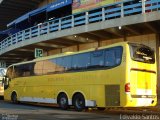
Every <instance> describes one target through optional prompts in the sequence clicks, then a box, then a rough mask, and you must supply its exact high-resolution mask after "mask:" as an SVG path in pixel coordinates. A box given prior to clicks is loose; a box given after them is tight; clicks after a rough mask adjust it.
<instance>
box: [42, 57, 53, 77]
mask: <svg viewBox="0 0 160 120" xmlns="http://www.w3.org/2000/svg"><path fill="white" fill-rule="evenodd" d="M43 62H44V66H43V74H53V73H54V72H55V71H56V60H55V59H51V60H45V61H43Z"/></svg>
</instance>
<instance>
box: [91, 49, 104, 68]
mask: <svg viewBox="0 0 160 120" xmlns="http://www.w3.org/2000/svg"><path fill="white" fill-rule="evenodd" d="M102 66H104V50H98V51H94V52H91V67H102Z"/></svg>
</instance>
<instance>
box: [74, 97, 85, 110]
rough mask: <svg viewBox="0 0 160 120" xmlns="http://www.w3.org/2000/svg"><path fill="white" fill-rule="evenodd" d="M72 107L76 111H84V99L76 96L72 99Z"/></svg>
mask: <svg viewBox="0 0 160 120" xmlns="http://www.w3.org/2000/svg"><path fill="white" fill-rule="evenodd" d="M73 105H74V108H75V110H76V111H82V110H84V109H85V99H84V96H83V95H82V94H77V95H75V96H74V98H73Z"/></svg>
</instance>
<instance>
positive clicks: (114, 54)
mask: <svg viewBox="0 0 160 120" xmlns="http://www.w3.org/2000/svg"><path fill="white" fill-rule="evenodd" d="M121 59H122V47H116V48H110V49H106V51H105V66H107V67H113V66H117V65H119V64H120V63H121Z"/></svg>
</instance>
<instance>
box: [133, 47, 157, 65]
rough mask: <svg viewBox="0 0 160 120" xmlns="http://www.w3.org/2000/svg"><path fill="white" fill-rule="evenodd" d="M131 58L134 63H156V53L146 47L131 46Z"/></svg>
mask: <svg viewBox="0 0 160 120" xmlns="http://www.w3.org/2000/svg"><path fill="white" fill-rule="evenodd" d="M130 51H131V52H130V53H131V58H132V60H134V61H138V62H144V63H149V64H154V63H155V57H154V56H155V54H154V51H153V50H152V49H151V48H150V47H147V46H145V45H140V44H130Z"/></svg>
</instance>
